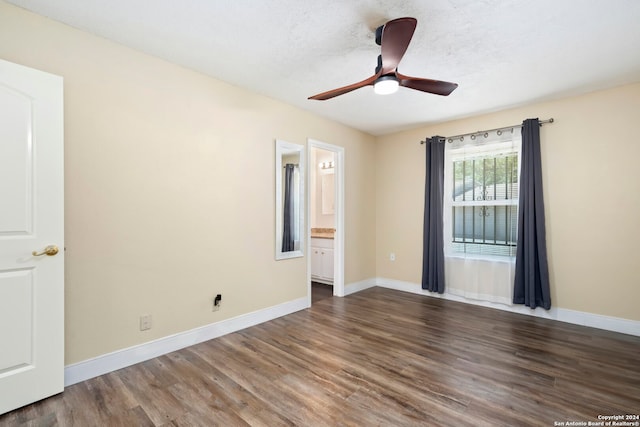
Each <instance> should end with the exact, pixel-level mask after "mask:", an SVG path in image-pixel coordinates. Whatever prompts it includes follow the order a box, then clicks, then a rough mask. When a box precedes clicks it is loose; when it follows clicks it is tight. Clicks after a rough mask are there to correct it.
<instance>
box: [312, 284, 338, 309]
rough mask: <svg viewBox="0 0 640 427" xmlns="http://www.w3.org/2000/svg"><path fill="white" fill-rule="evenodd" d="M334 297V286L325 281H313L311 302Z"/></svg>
mask: <svg viewBox="0 0 640 427" xmlns="http://www.w3.org/2000/svg"><path fill="white" fill-rule="evenodd" d="M332 297H333V286H331V285H325V284H324V283H318V282H311V304H315V303H317V302H318V301H322V300H323V299H326V298H332Z"/></svg>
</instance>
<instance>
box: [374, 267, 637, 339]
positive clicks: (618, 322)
mask: <svg viewBox="0 0 640 427" xmlns="http://www.w3.org/2000/svg"><path fill="white" fill-rule="evenodd" d="M375 282H376V284H377V286H380V287H382V288H388V289H395V290H398V291H404V292H411V293H414V294H420V295H425V296H429V297H432V298H443V299H447V300H451V301H458V302H464V303H467V304H473V305H480V306H483V307H490V308H495V309H498V310H505V311H511V312H513V313H519V314H526V315H529V316H536V317H542V318H545V319H552V320H557V321H560V322H566V323H573V324H575V325H582V326H589V327H591V328H598V329H605V330H607V331H613V332H620V333H623V334H629V335H635V336H640V321H636V320H629V319H622V318H620V317H611V316H603V315H601V314H594V313H587V312H584V311H576V310H569V309H566V308H557V307H551V309H550V310H544V309H535V310H534V309H531V308H529V307H525V306H523V305H505V304H497V303H492V302H485V301H478V300H473V299H468V298H465V297H461V296H458V295H452V294H448V293H446V292H445V293H444V294H438V293H434V292H429V291H427V290H425V289H422V287H421V285H420V284H418V283H411V282H403V281H400V280H393V279H386V278H384V277H378V278H376V279H375Z"/></svg>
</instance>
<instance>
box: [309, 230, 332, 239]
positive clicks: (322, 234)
mask: <svg viewBox="0 0 640 427" xmlns="http://www.w3.org/2000/svg"><path fill="white" fill-rule="evenodd" d="M335 232H336V229H335V228H312V229H311V238H312V239H333V236H334V234H335Z"/></svg>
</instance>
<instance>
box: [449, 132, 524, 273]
mask: <svg viewBox="0 0 640 427" xmlns="http://www.w3.org/2000/svg"><path fill="white" fill-rule="evenodd" d="M476 139H477V141H476V140H472V141H471V142H467V143H466V144H465V143H464V141H454V142H447V146H446V148H445V160H444V162H445V164H444V195H443V198H444V201H443V227H444V230H443V231H444V232H443V236H444V254H445V257H463V258H474V259H487V260H492V261H503V262H512V261H513V260H514V258H515V256H510V255H488V254H475V253H468V252H456V251H454V249H453V219H452V211H453V208H454V207H456V206H513V205H515V206H516V207H517V206H518V203H519V196H520V188H519V186H520V180H519V179H518V198H517V199H507V200H504V199H503V200H481V201H464V202H460V201H454V200H453V164H454V162H456V161H459V160H464V159H466V158H469V157H475V156H483V157H490V156H499V155H508V154H511V153H516V154H517V158H518V168H517V173H518V177H519V176H520V167H521V154H522V138H521V136H520V133H519V132H513V133H506V134H505V133H503V134H502V135H497V134H496V135H495V136H494V137H493V138H490V139H486V138H482V137H480V138H476ZM516 221H517V217H516ZM516 227H517V224H516Z"/></svg>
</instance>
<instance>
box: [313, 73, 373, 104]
mask: <svg viewBox="0 0 640 427" xmlns="http://www.w3.org/2000/svg"><path fill="white" fill-rule="evenodd" d="M377 78H378V75H377V74H376V75H373V76H371V77H369V78H368V79H365V80H363V81H361V82H358V83H354V84H352V85H349V86H344V87H340V88H338V89H332V90H328V91H326V92H322V93H319V94H317V95H313V96H310V97H309V98H307V99H316V100H318V101H324V100H327V99H331V98H334V97H336V96H338V95H344V94H345V93H348V92H351V91H352V90H356V89H360V88H361V87H365V86H370V85H372V84H373V82H375V81H376V79H377Z"/></svg>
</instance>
